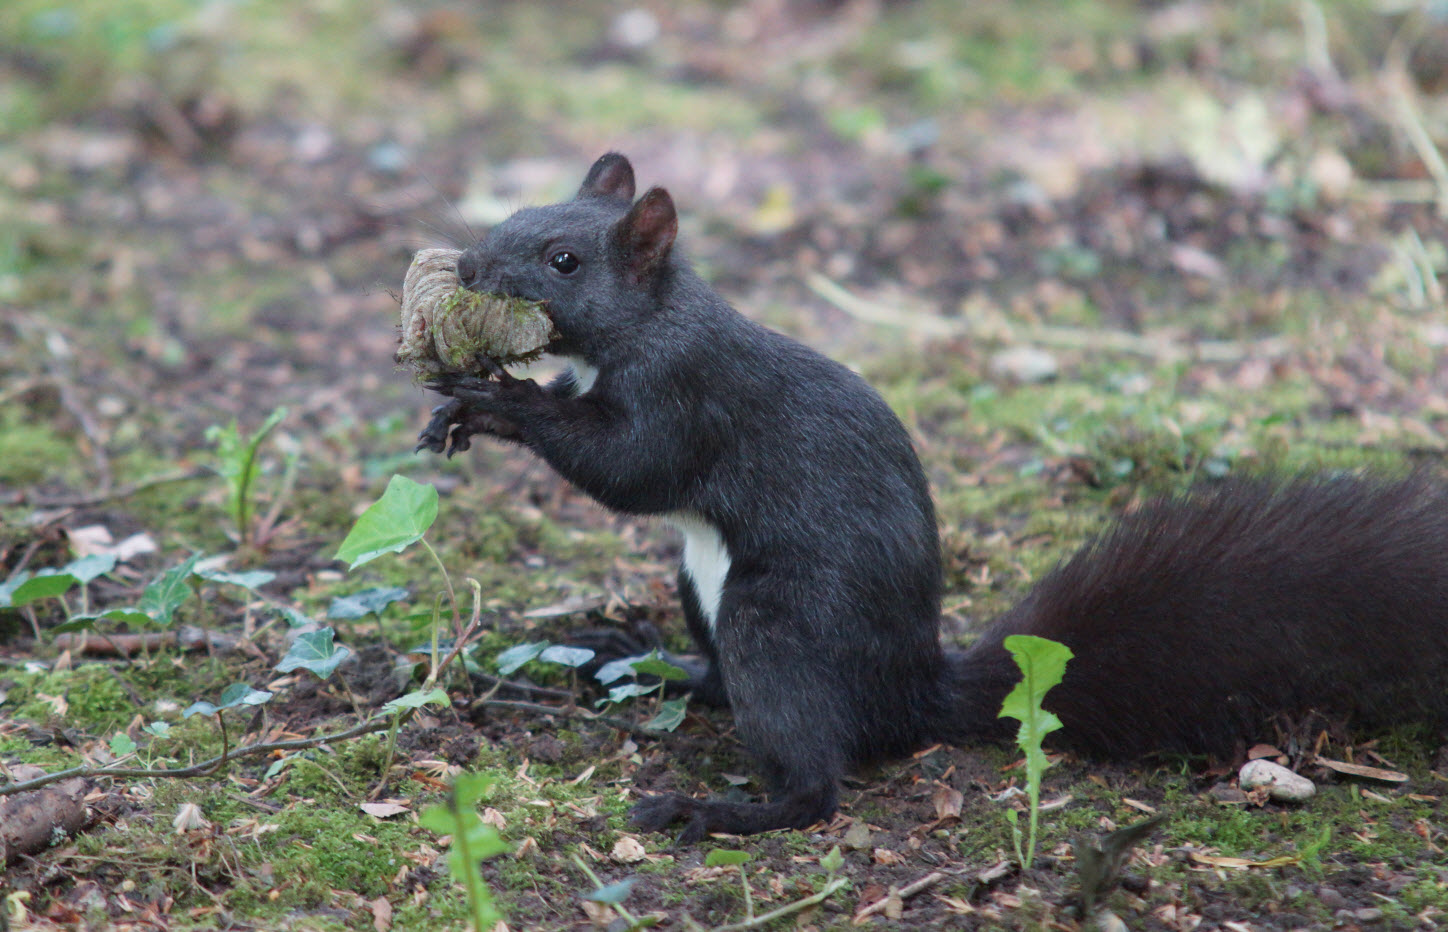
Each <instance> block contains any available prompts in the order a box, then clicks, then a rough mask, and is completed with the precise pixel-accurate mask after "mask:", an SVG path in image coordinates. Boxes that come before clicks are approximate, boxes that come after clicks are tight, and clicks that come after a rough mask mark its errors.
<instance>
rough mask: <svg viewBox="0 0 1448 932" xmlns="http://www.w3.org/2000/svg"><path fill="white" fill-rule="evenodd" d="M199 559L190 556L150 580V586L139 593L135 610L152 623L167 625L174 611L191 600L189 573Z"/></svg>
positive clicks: (197, 556)
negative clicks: (141, 612) (139, 599)
mask: <svg viewBox="0 0 1448 932" xmlns="http://www.w3.org/2000/svg"><path fill="white" fill-rule="evenodd" d="M200 559H201V554H199V553H195V554H192V555H191V556H190V557H188V558H186V559H185V560H183V561H182V562H181V563H179V564H177V565H176V566H173V567H171V568H170V569H168V570H165V571H163V572H162V573H161V575H159V576H157V577H156V578H155V579H153V580H151V583H150V585H148V586H146V588H145V590H144V591H143V592H142V593H141V601H140V603H139V604H138V605H137V608H139V609H140V610H141V611H143V612H145V613H146V614H147V615H148V616H150V618H151V620H152V621H154V622H156V623H158V624H162V625H169V624H170V623H171V617H172V615H174V614H175V612H176V609H178V608H180V607H181V606H182V605H183V604H185V602H186V600H187V599H189V598H191V595H192V592H191V585H190V580H191V573H192V571H193V570H195V569H196V563H197V561H198V560H200Z"/></svg>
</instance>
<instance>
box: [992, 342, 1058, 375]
mask: <svg viewBox="0 0 1448 932" xmlns="http://www.w3.org/2000/svg"><path fill="white" fill-rule="evenodd" d="M990 371H991V374H992V375H994V376H995V377H996V378H1004V379H1009V380H1011V381H1014V382H1023V383H1026V384H1031V383H1035V382H1047V381H1050V380H1051V379H1054V378H1055V377H1056V373H1057V372H1059V371H1060V366H1059V365H1058V364H1057V363H1056V357H1055V356H1054V355H1052V354H1051V353H1048V352H1046V351H1045V350H1043V349H1037V348H1036V347H1034V346H1013V347H1011V348H1010V349H1003V350H1001V351H1000V352H998V353H995V354H994V355H992V356H991V358H990Z"/></svg>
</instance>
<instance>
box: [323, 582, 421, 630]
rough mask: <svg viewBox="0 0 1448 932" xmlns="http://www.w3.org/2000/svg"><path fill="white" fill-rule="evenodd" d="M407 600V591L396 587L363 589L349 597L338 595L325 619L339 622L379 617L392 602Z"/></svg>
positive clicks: (329, 607)
mask: <svg viewBox="0 0 1448 932" xmlns="http://www.w3.org/2000/svg"><path fill="white" fill-rule="evenodd" d="M405 598H407V590H406V589H400V588H398V587H397V586H378V587H376V588H373V589H363V590H362V591H361V592H354V593H352V594H351V595H340V596H338V597H337V598H335V599H333V600H332V604H331V605H330V606H328V608H327V617H328V618H336V619H340V620H344V621H345V620H349V619H353V618H361V617H363V616H365V615H380V614H381V613H382V610H383V609H385V608H387V606H389V605H391V604H392V603H393V602H400V601H402V600H403V599H405Z"/></svg>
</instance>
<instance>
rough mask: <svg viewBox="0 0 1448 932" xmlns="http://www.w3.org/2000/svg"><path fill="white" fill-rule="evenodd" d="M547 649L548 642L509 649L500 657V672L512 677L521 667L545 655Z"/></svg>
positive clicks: (536, 642)
mask: <svg viewBox="0 0 1448 932" xmlns="http://www.w3.org/2000/svg"><path fill="white" fill-rule="evenodd" d="M547 647H548V642H547V641H533V642H532V643H530V644H519V645H517V646H516V647H510V648H508V649H507V650H505V651H503V652H502V653H501V654H499V655H498V661H497V663H498V672H499V673H501V674H503V675H504V676H512V675H513V674H514V673H515V672H517V670H518V668H519V667H521V666H522V665H523V664H525V663H527V662H528V661H530V660H532V659H534V658H535V657H537V656H538V655H539V654H541V653H543V651H544V650H546V649H547Z"/></svg>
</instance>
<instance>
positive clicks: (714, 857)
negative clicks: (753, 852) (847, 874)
mask: <svg viewBox="0 0 1448 932" xmlns="http://www.w3.org/2000/svg"><path fill="white" fill-rule="evenodd" d="M747 860H749V852H748V851H735V850H733V849H730V848H715V849H714V850H713V851H710V852H709V854H708V855H706V856H705V858H704V866H705V867H733V866H734V865H735V864H743V863H744V862H745V861H747ZM820 863H821V864H823V863H824V861H823V860H821V861H820Z"/></svg>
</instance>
